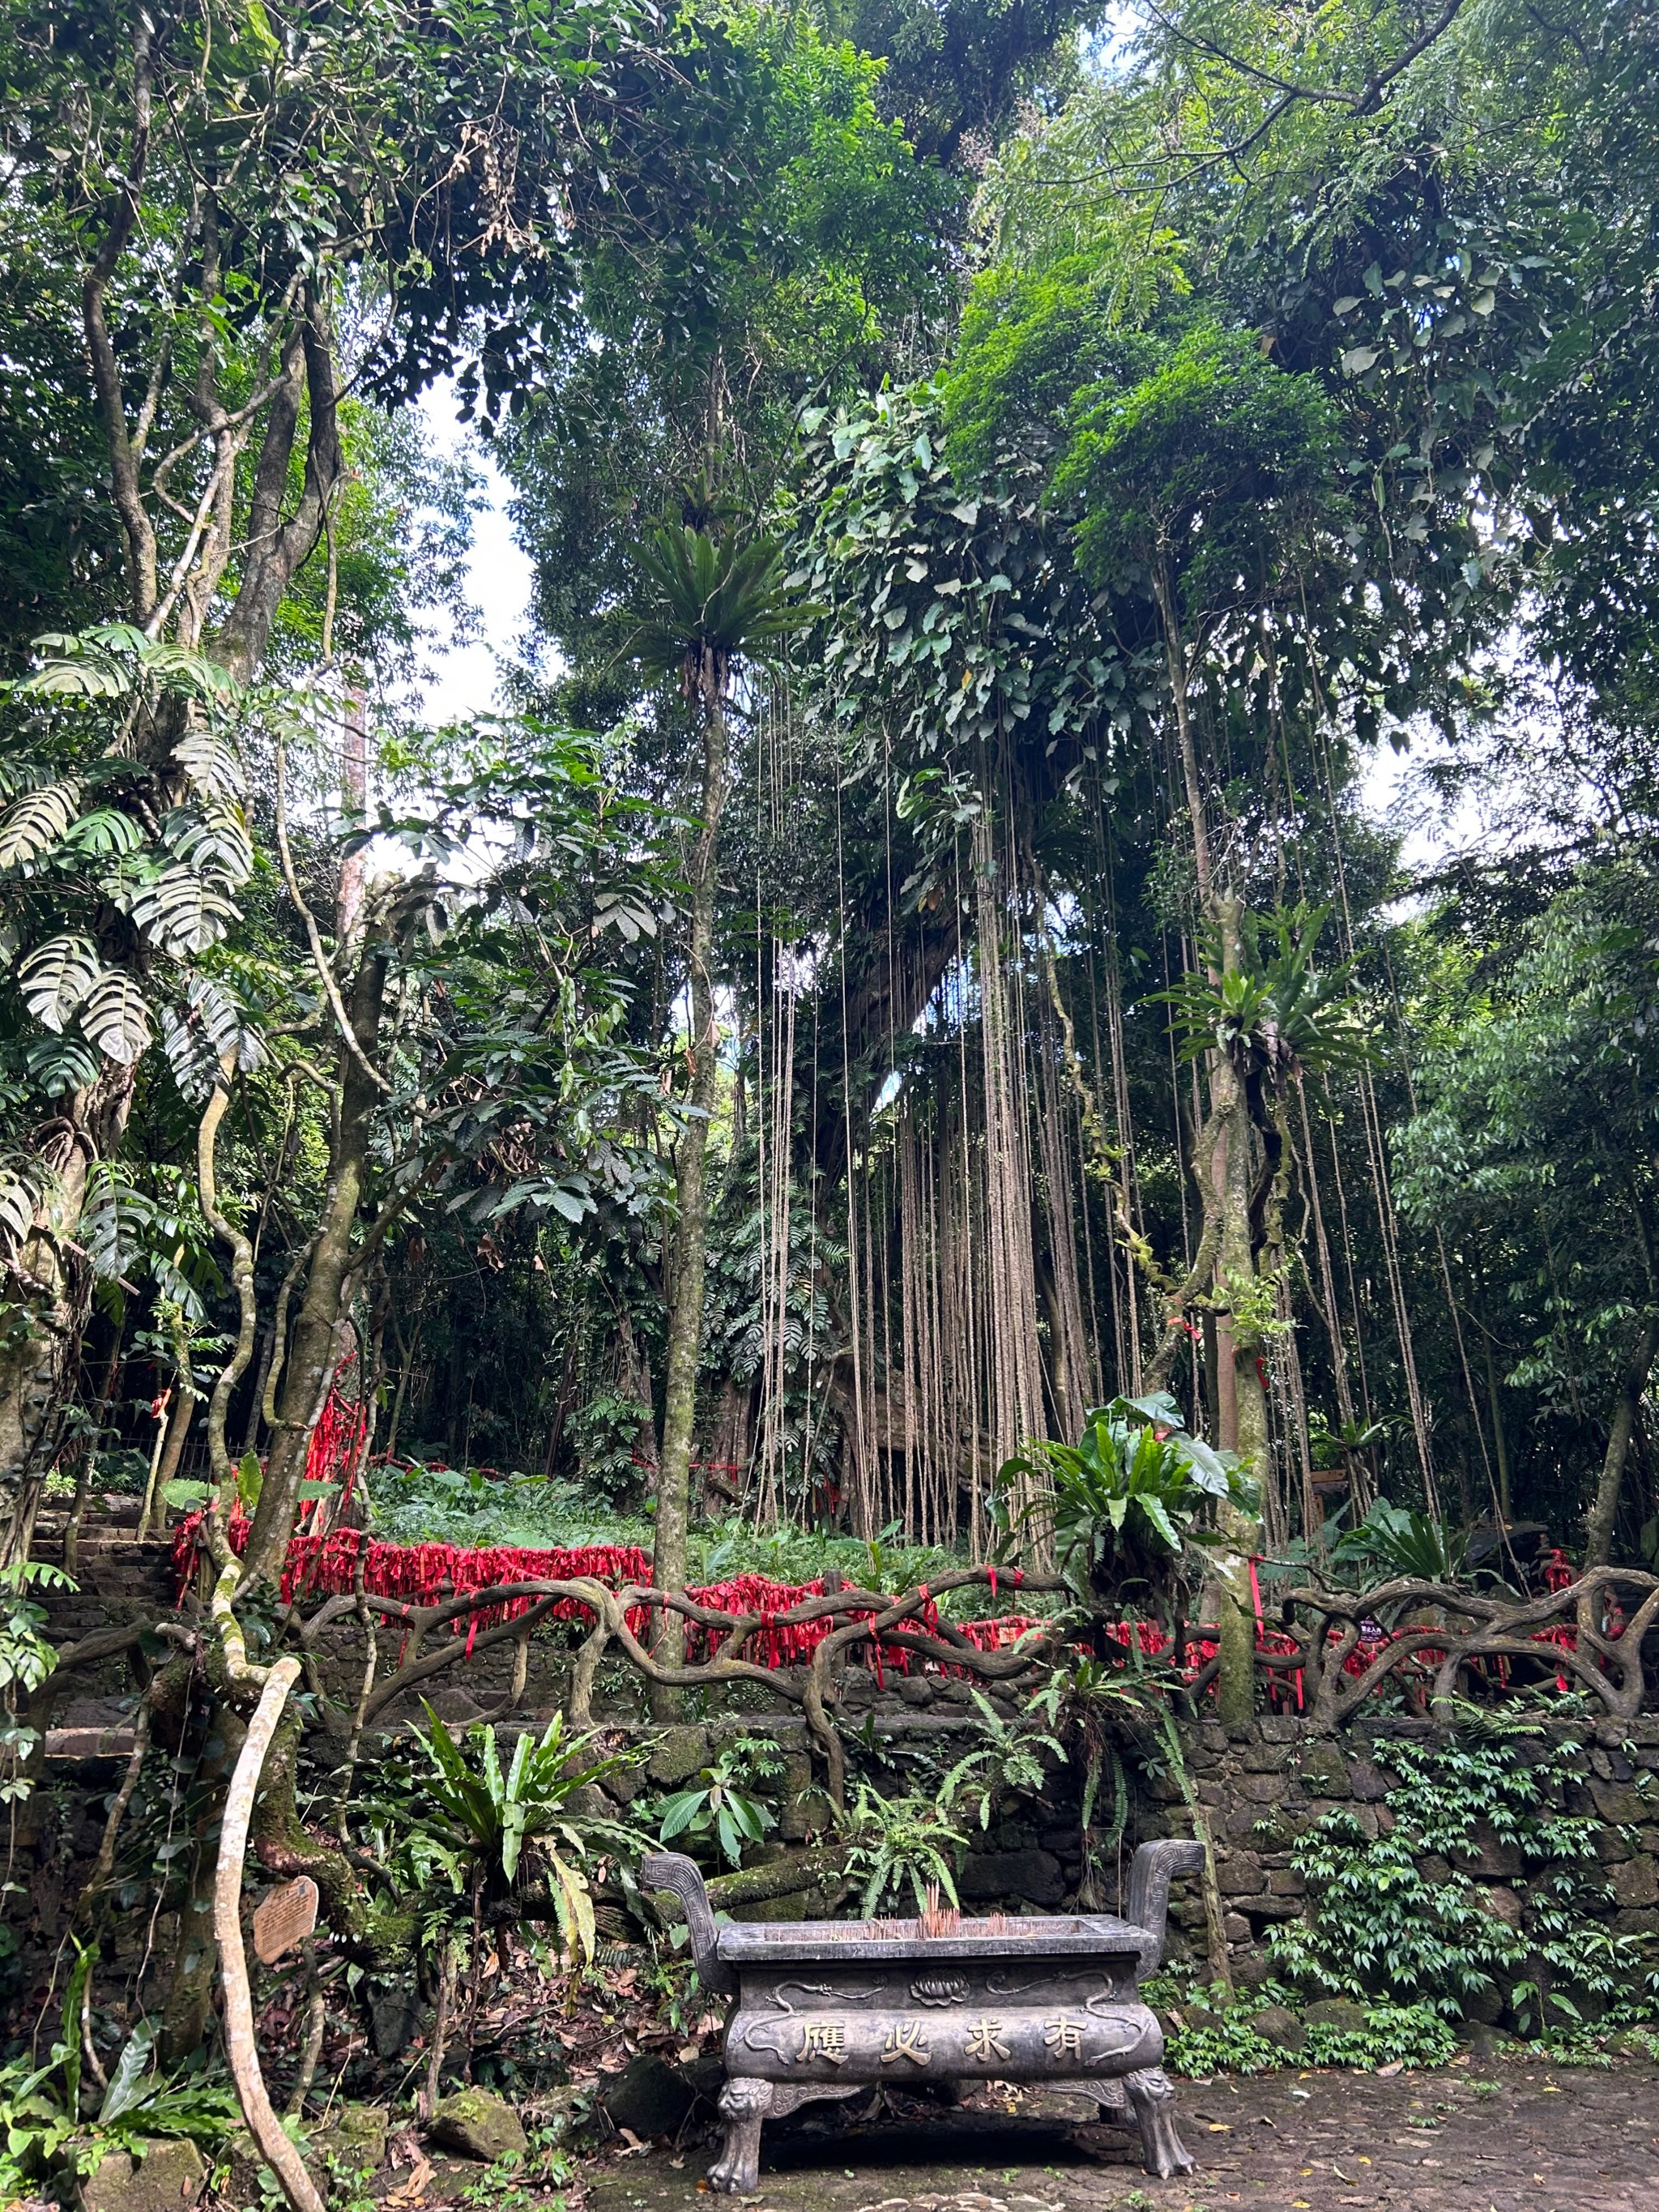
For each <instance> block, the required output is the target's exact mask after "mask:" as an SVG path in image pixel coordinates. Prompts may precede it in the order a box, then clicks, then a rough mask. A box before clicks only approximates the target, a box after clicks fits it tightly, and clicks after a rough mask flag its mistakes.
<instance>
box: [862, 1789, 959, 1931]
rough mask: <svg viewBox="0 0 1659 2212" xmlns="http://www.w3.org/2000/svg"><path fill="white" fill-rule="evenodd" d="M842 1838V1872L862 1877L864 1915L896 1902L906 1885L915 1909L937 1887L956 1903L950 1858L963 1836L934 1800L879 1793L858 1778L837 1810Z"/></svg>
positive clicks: (956, 1854)
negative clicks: (844, 1864)
mask: <svg viewBox="0 0 1659 2212" xmlns="http://www.w3.org/2000/svg"><path fill="white" fill-rule="evenodd" d="M842 1833H843V1834H844V1835H845V1837H846V1838H847V1844H848V1850H847V1871H848V1874H849V1875H852V1876H853V1878H854V1881H860V1880H861V1881H863V1883H864V1894H863V1896H862V1897H861V1899H860V1901H859V1910H860V1912H861V1913H862V1914H863V1915H864V1917H866V1919H867V1918H868V1917H870V1915H871V1914H872V1913H873V1912H875V1911H878V1910H879V1908H880V1907H881V1906H883V1905H885V1904H887V1903H888V1902H889V1901H890V1900H891V1901H894V1902H902V1899H903V1896H904V1889H905V1885H906V1884H907V1883H908V1885H909V1888H910V1892H911V1894H912V1896H913V1897H914V1898H915V1905H916V1910H917V1911H918V1912H920V1911H921V1910H922V1908H923V1907H924V1906H925V1905H926V1904H927V1892H928V1890H929V1889H930V1888H931V1887H935V1886H937V1887H938V1888H939V1890H941V1891H942V1892H943V1893H944V1894H945V1896H946V1897H948V1898H949V1899H950V1900H951V1904H952V1905H954V1904H955V1903H956V1902H957V1882H956V1862H957V1859H958V1858H959V1857H960V1856H961V1854H962V1853H963V1852H964V1851H965V1850H966V1849H967V1844H968V1838H966V1837H965V1836H964V1835H963V1833H962V1832H961V1830H960V1829H958V1828H955V1827H952V1826H951V1820H950V1817H949V1815H948V1814H946V1813H945V1810H944V1808H942V1807H941V1806H940V1805H939V1803H938V1802H937V1801H936V1800H935V1799H933V1798H931V1797H923V1796H920V1795H917V1796H903V1797H884V1796H882V1794H881V1792H880V1791H879V1790H876V1789H874V1788H872V1785H871V1784H869V1783H867V1782H861V1783H860V1784H859V1786H858V1791H857V1794H856V1796H854V1800H853V1802H852V1804H851V1806H850V1807H849V1808H848V1810H847V1811H846V1813H844V1814H842Z"/></svg>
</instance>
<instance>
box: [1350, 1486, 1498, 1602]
mask: <svg viewBox="0 0 1659 2212" xmlns="http://www.w3.org/2000/svg"><path fill="white" fill-rule="evenodd" d="M1468 1548H1469V1539H1468V1530H1467V1529H1462V1528H1448V1527H1447V1526H1446V1524H1445V1522H1443V1521H1437V1520H1432V1519H1431V1517H1430V1516H1428V1515H1427V1514H1426V1513H1413V1512H1410V1511H1407V1510H1406V1509H1405V1508H1403V1507H1401V1506H1398V1505H1390V1504H1389V1501H1388V1499H1387V1498H1377V1499H1376V1501H1375V1502H1374V1504H1372V1505H1371V1507H1370V1511H1369V1512H1368V1513H1367V1514H1366V1516H1365V1517H1364V1520H1363V1521H1361V1522H1358V1523H1357V1524H1356V1526H1355V1527H1353V1528H1346V1529H1344V1531H1343V1532H1342V1534H1340V1536H1339V1537H1338V1538H1337V1540H1336V1542H1335V1544H1334V1547H1332V1552H1331V1557H1332V1559H1334V1562H1335V1563H1336V1565H1338V1566H1340V1567H1348V1568H1358V1569H1359V1570H1360V1571H1361V1573H1362V1575H1364V1574H1365V1573H1368V1572H1369V1573H1370V1574H1371V1575H1372V1576H1373V1577H1387V1576H1389V1575H1416V1576H1418V1577H1421V1578H1422V1579H1424V1580H1425V1581H1428V1582H1441V1583H1455V1582H1456V1581H1457V1580H1458V1578H1459V1577H1460V1576H1461V1575H1462V1571H1463V1563H1464V1559H1465V1558H1466V1556H1467V1554H1468Z"/></svg>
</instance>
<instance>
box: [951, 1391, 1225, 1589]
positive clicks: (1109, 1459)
mask: <svg viewBox="0 0 1659 2212" xmlns="http://www.w3.org/2000/svg"><path fill="white" fill-rule="evenodd" d="M1022 1477H1024V1478H1027V1479H1030V1480H1035V1481H1036V1482H1040V1483H1042V1485H1043V1486H1044V1487H1043V1488H1042V1491H1041V1492H1039V1494H1038V1495H1036V1497H1034V1498H1031V1499H1030V1501H1029V1502H1028V1503H1027V1504H1024V1505H1023V1506H1020V1507H1018V1508H1017V1509H1016V1508H1014V1507H1013V1506H1012V1505H1011V1504H1010V1503H1009V1499H1010V1497H1011V1494H1012V1486H1013V1485H1014V1484H1015V1483H1016V1481H1017V1480H1018V1479H1020V1478H1022ZM1254 1498H1255V1490H1254V1486H1253V1485H1252V1483H1251V1480H1250V1479H1249V1477H1248V1476H1246V1475H1244V1474H1242V1473H1241V1472H1240V1471H1239V1468H1238V1467H1237V1462H1236V1461H1235V1460H1234V1457H1233V1455H1231V1453H1221V1452H1217V1451H1213V1450H1212V1449H1211V1448H1210V1446H1209V1445H1208V1444H1206V1443H1204V1442H1203V1440H1202V1439H1201V1438H1200V1437H1193V1436H1188V1433H1187V1431H1186V1428H1185V1426H1184V1424H1183V1423H1182V1418H1181V1411H1180V1408H1179V1407H1177V1406H1176V1402H1175V1401H1174V1399H1173V1398H1171V1397H1170V1396H1169V1395H1167V1394H1160V1395H1158V1396H1156V1397H1152V1398H1142V1399H1136V1398H1114V1399H1113V1401H1111V1403H1110V1404H1109V1406H1103V1407H1097V1409H1096V1410H1095V1411H1094V1412H1093V1413H1091V1414H1090V1416H1089V1421H1088V1425H1087V1427H1086V1428H1085V1431H1084V1433H1083V1439H1082V1442H1081V1443H1079V1444H1075V1445H1073V1444H1060V1443H1053V1442H1050V1441H1046V1440H1045V1441H1042V1442H1039V1443H1034V1444H1033V1445H1031V1446H1030V1448H1029V1449H1028V1450H1027V1451H1026V1452H1025V1453H1024V1455H1019V1456H1017V1457H1015V1458H1013V1459H1011V1460H1007V1461H1006V1462H1004V1464H1003V1466H1002V1468H1001V1469H1000V1471H999V1474H998V1477H997V1496H996V1499H995V1501H994V1512H995V1516H996V1517H997V1518H998V1520H999V1523H1000V1527H1001V1528H1003V1529H1004V1531H1005V1532H1006V1539H1011V1538H1012V1536H1013V1535H1014V1534H1016V1533H1017V1532H1018V1529H1020V1528H1024V1527H1026V1526H1029V1525H1030V1524H1032V1523H1038V1524H1040V1525H1041V1526H1042V1527H1043V1528H1045V1530H1047V1531H1048V1532H1049V1533H1050V1534H1052V1536H1053V1540H1054V1557H1055V1560H1056V1563H1057V1564H1058V1565H1059V1567H1060V1571H1061V1572H1062V1573H1063V1574H1065V1575H1066V1576H1067V1577H1069V1579H1070V1580H1071V1583H1072V1584H1073V1588H1074V1589H1076V1591H1077V1592H1078V1595H1079V1597H1082V1598H1084V1599H1085V1601H1108V1600H1111V1599H1114V1598H1115V1597H1117V1596H1119V1595H1121V1594H1122V1593H1123V1591H1124V1590H1125V1589H1126V1587H1129V1586H1136V1587H1144V1588H1149V1589H1163V1588H1165V1587H1166V1586H1167V1585H1168V1583H1169V1581H1170V1577H1171V1574H1172V1573H1173V1571H1174V1570H1175V1569H1176V1567H1177V1566H1178V1565H1180V1563H1181V1561H1182V1558H1183V1556H1184V1554H1185V1552H1186V1548H1187V1547H1188V1545H1189V1544H1200V1545H1201V1544H1204V1543H1206V1542H1210V1541H1214V1539H1213V1533H1212V1531H1211V1530H1210V1529H1208V1528H1205V1527H1203V1526H1202V1525H1201V1522H1202V1518H1203V1516H1206V1514H1209V1513H1212V1512H1213V1510H1214V1509H1215V1507H1216V1505H1217V1504H1218V1503H1220V1502H1223V1501H1226V1502H1230V1503H1232V1504H1237V1505H1239V1506H1241V1507H1246V1506H1249V1504H1251V1503H1252V1502H1253V1500H1254Z"/></svg>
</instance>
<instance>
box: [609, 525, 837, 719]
mask: <svg viewBox="0 0 1659 2212" xmlns="http://www.w3.org/2000/svg"><path fill="white" fill-rule="evenodd" d="M640 566H641V569H642V570H643V571H644V574H645V578H646V582H647V592H646V593H645V594H644V596H643V598H642V599H641V605H640V607H639V610H638V615H637V619H636V620H635V623H633V625H632V626H631V628H630V629H629V635H628V640H627V643H626V645H625V646H624V647H623V652H624V654H625V655H626V657H627V658H629V659H634V660H637V661H638V662H639V663H640V665H641V667H643V668H644V669H645V670H646V671H647V673H648V674H651V675H656V676H668V675H675V674H678V675H680V676H682V677H684V678H685V679H686V680H687V681H688V682H690V681H694V680H695V679H696V675H697V672H698V671H699V670H700V669H701V668H702V665H703V664H704V662H705V660H709V661H712V662H713V664H714V672H715V677H716V680H717V682H719V683H720V684H722V685H723V684H724V683H725V679H726V672H727V671H728V670H729V669H730V667H731V665H732V661H733V660H735V659H737V658H738V655H739V654H741V653H755V652H756V651H757V648H759V647H762V646H764V645H766V644H768V643H769V642H770V641H772V640H773V639H775V638H780V637H785V636H787V635H788V634H789V633H790V632H791V631H792V630H797V629H802V628H804V627H805V625H806V624H807V623H810V622H811V621H813V620H814V619H816V617H817V608H816V607H813V606H811V605H808V604H807V603H806V602H805V601H804V600H802V599H799V598H798V597H797V596H796V595H795V594H794V593H793V592H791V591H789V590H788V589H787V587H786V586H785V585H784V582H783V580H782V574H781V571H782V568H783V552H782V549H781V547H780V546H779V545H778V544H777V543H776V542H775V540H774V539H772V538H749V539H747V540H746V541H744V540H739V539H738V538H734V537H719V538H717V537H714V536H713V535H711V533H710V532H708V531H705V530H694V529H691V528H690V527H689V526H684V525H682V526H679V527H678V528H669V527H665V528H663V529H660V530H658V531H655V532H653V534H652V537H651V539H650V542H649V544H647V546H646V547H645V548H644V549H643V550H642V551H641V555H640Z"/></svg>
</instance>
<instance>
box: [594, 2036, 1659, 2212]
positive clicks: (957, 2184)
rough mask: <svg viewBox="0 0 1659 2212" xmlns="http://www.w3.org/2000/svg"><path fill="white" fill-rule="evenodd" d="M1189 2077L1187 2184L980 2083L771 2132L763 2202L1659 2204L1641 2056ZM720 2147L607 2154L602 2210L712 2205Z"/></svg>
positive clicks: (1081, 2206) (869, 2211)
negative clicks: (710, 2182)
mask: <svg viewBox="0 0 1659 2212" xmlns="http://www.w3.org/2000/svg"><path fill="white" fill-rule="evenodd" d="M1179 2087H1180V2110H1181V2116H1182V2117H1181V2128H1182V2136H1183V2138H1184V2140H1185V2142H1186V2144H1187V2148H1188V2150H1190V2151H1191V2152H1192V2153H1193V2154H1194V2156H1195V2157H1196V2159H1197V2160H1198V2171H1197V2172H1196V2173H1194V2174H1193V2175H1191V2176H1190V2177H1189V2178H1188V2179H1186V2180H1184V2181H1154V2180H1152V2179H1151V2178H1150V2177H1149V2176H1147V2175H1146V2174H1144V2173H1143V2172H1141V2170H1140V2165H1139V2145H1138V2142H1136V2140H1135V2139H1134V2138H1133V2137H1131V2136H1127V2135H1126V2134H1123V2133H1121V2132H1120V2131H1119V2130H1116V2129H1115V2128H1103V2127H1099V2126H1096V2125H1084V2124H1077V2115H1078V2114H1079V2113H1080V2112H1082V2110H1083V2109H1084V2108H1083V2107H1080V2106H1068V2105H1067V2104H1066V2100H1062V2099H1058V2098H1053V2097H1050V2098H1047V2099H1042V2098H1036V2097H1030V2098H1026V2099H1024V2100H1018V2101H1016V2100H1002V2103H1001V2106H1000V2109H987V2105H988V2100H987V2098H986V2097H985V2096H984V2095H983V2094H981V2097H980V2098H979V2099H977V2100H975V2106H974V2107H973V2108H970V2109H968V2110H964V2111H963V2112H957V2113H952V2114H948V2115H947V2114H944V2113H935V2112H928V2111H927V2109H926V2108H925V2107H924V2106H922V2105H921V2103H920V2102H919V2101H917V2102H909V2101H908V2100H907V2102H906V2105H905V2107H904V2110H903V2112H902V2113H901V2114H898V2115H895V2114H891V2113H890V2114H887V2115H884V2116H880V2117H878V2118H875V2119H874V2120H873V2121H871V2122H867V2123H866V2122H860V2121H854V2122H852V2123H851V2124H838V2123H837V2122H836V2120H835V2119H834V2118H832V2119H831V2121H830V2123H829V2124H828V2125H827V2126H826V2125H823V2124H817V2125H811V2124H796V2125H795V2127H794V2128H793V2130H790V2129H776V2130H774V2129H770V2128H769V2129H768V2130H767V2135H766V2136H765V2137H764V2138H763V2150H762V2160H761V2188H760V2193H759V2195H758V2196H757V2197H751V2198H750V2199H747V2200H746V2207H747V2212H1226V2208H1228V2207H1231V2206H1232V2205H1235V2204H1239V2205H1249V2206H1252V2207H1264V2208H1267V2212H1337V2208H1339V2207H1340V2208H1344V2212H1659V2069H1655V2068H1654V2067H1653V2066H1651V2065H1648V2064H1645V2063H1638V2062H1633V2061H1626V2062H1620V2063H1617V2064H1615V2065H1614V2066H1613V2067H1612V2068H1611V2069H1608V2070H1607V2071H1605V2072H1603V2071H1599V2070H1598V2071H1594V2072H1591V2071H1580V2072H1575V2071H1569V2070H1567V2069H1559V2070H1554V2071H1552V2070H1551V2069H1549V2068H1547V2067H1546V2066H1543V2065H1541V2064H1537V2063H1534V2064H1516V2063H1499V2062H1498V2061H1495V2060H1488V2061H1481V2060H1474V2061H1471V2062H1465V2063H1459V2064H1456V2065H1454V2066H1451V2067H1448V2068H1446V2069H1443V2070H1441V2071H1437V2072H1434V2073H1422V2074H1416V2073H1413V2074H1402V2075H1396V2076H1395V2077H1394V2078H1393V2079H1391V2080H1384V2079H1382V2078H1379V2077H1378V2076H1376V2075H1358V2074H1339V2073H1310V2074H1303V2075H1297V2074H1294V2073H1281V2074H1276V2075H1268V2076H1267V2077H1266V2078H1265V2079H1263V2080H1261V2081H1227V2080H1225V2079H1221V2080H1217V2081H1212V2082H1209V2083H1207V2084H1200V2083H1198V2082H1182V2083H1181V2084H1180V2085H1179ZM1011 2104H1012V2110H1011V2109H1009V2106H1010V2105H1011ZM817 2109H818V2110H819V2111H820V2112H830V2113H832V2114H833V2113H834V2111H835V2108H834V2107H827V2106H821V2107H819V2108H817ZM805 2117H806V2118H807V2119H808V2120H810V2118H811V2108H809V2113H808V2115H807V2116H805ZM709 2156H710V2153H709V2152H708V2151H707V2150H706V2149H702V2148H687V2149H686V2150H685V2151H684V2153H682V2154H678V2156H677V2155H675V2154H671V2152H669V2151H668V2150H666V2149H664V2148H657V2149H654V2150H649V2151H642V2152H636V2153H633V2154H629V2155H627V2156H624V2157H621V2158H618V2159H616V2160H611V2161H607V2162H606V2163H605V2165H603V2166H600V2167H599V2168H597V2169H592V2168H591V2169H589V2173H588V2179H587V2194H588V2202H589V2206H590V2208H591V2212H692V2208H694V2207H695V2208H696V2212H710V2199H709V2197H708V2195H707V2194H706V2193H705V2194H702V2196H701V2198H700V2196H699V2191H700V2184H701V2178H702V2172H703V2170H704V2168H705V2167H706V2166H707V2165H708V2160H709ZM702 2186H703V2188H704V2189H706V2185H702Z"/></svg>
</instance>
